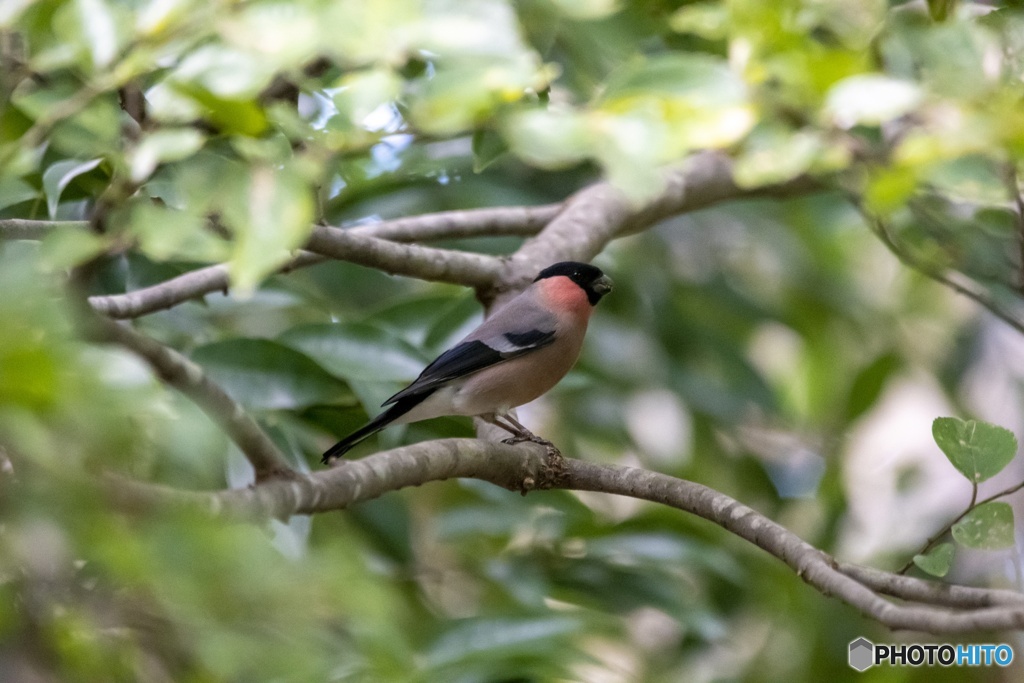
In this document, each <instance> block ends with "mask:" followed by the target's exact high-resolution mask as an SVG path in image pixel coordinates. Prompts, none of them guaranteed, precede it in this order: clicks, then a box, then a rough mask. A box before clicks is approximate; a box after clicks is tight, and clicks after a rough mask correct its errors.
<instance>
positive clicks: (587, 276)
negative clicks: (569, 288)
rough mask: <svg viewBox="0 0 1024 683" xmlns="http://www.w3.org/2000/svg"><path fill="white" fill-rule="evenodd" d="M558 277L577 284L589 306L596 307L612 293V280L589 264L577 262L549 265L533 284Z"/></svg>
mask: <svg viewBox="0 0 1024 683" xmlns="http://www.w3.org/2000/svg"><path fill="white" fill-rule="evenodd" d="M559 275H561V276H564V277H567V278H569V279H570V280H572V281H573V282H575V283H576V284H578V285H579V286H580V287H581V288H582V289H583V291H584V292H586V293H587V300H588V301H589V302H590V305H591V306H595V305H597V302H598V301H600V300H601V297H603V296H604V295H605V294H607V293H608V292H610V291H612V279H611V278H610V277H608V276H607V275H605V274H604V273H603V272H601V269H600V268H598V267H597V266H592V265H590V264H589V263H579V262H577V261H562V262H561V263H556V264H554V265H550V266H548V267H547V268H545V269H544V270H542V271H540V274H538V275H537V278H536V279H535V280H534V282H537V280H543V279H545V278H549V277H558V276H559Z"/></svg>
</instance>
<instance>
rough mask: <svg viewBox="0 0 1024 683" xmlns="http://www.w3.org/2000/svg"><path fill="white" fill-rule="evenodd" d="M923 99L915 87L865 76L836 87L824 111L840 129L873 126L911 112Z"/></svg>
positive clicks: (829, 96) (905, 82) (891, 79)
mask: <svg viewBox="0 0 1024 683" xmlns="http://www.w3.org/2000/svg"><path fill="white" fill-rule="evenodd" d="M922 97H923V94H922V92H921V89H920V87H919V86H918V85H917V84H915V83H911V82H909V81H902V80H898V79H895V78H890V77H888V76H883V75H880V74H865V75H861V76H851V77H849V78H847V79H845V80H843V81H840V82H839V83H837V84H836V85H835V87H833V88H832V89H831V90H830V91H829V93H828V101H827V103H826V110H827V112H828V114H829V116H831V118H832V121H833V122H835V124H836V125H837V126H839V127H840V128H852V127H853V126H856V125H869V126H875V125H879V124H882V123H885V122H886V121H891V120H892V119H895V118H898V117H900V116H903V115H904V114H907V113H909V112H911V111H913V110H914V108H915V107H917V105H918V104H919V103H920V102H921V99H922Z"/></svg>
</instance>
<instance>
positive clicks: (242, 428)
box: [86, 314, 294, 482]
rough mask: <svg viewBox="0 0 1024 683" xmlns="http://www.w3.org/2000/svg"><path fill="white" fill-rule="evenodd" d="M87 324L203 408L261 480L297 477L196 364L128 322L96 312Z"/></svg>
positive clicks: (267, 440)
mask: <svg viewBox="0 0 1024 683" xmlns="http://www.w3.org/2000/svg"><path fill="white" fill-rule="evenodd" d="M86 324H87V325H88V328H89V330H90V332H91V334H92V335H93V336H94V337H96V338H98V339H99V340H102V341H109V342H113V343H116V344H118V345H120V346H123V347H124V348H126V349H128V350H129V351H131V352H132V353H134V354H135V355H137V356H138V357H139V358H141V359H142V360H144V361H145V362H146V363H147V364H149V366H150V367H151V368H152V369H153V371H154V372H155V373H156V374H157V375H158V376H159V377H160V379H161V380H163V382H164V383H166V384H167V385H168V386H171V387H174V388H175V389H177V390H178V391H180V392H181V393H182V394H184V395H185V396H188V397H189V398H190V399H192V401H194V402H195V403H196V405H198V406H199V407H200V408H202V409H203V411H204V412H205V413H206V414H207V415H209V416H210V418H212V419H213V420H214V421H215V422H216V423H218V424H219V425H220V426H221V428H222V429H223V430H224V431H225V433H226V434H227V435H228V437H229V438H230V439H231V440H232V441H233V442H234V443H235V444H236V445H237V446H238V448H239V450H241V451H242V453H243V454H244V455H245V457H246V458H248V460H249V462H250V463H252V466H253V469H254V470H255V471H256V481H257V482H261V481H265V480H267V479H271V478H279V477H284V478H286V479H290V478H291V477H293V476H294V471H293V470H292V469H291V467H290V466H289V465H288V462H287V461H286V460H285V458H284V456H283V455H282V453H281V451H280V450H278V448H277V446H275V445H274V442H273V441H271V440H270V438H269V437H268V436H267V435H266V434H265V433H264V432H263V430H262V429H261V428H260V426H259V425H258V424H257V423H256V421H255V420H254V419H253V418H252V417H251V416H250V415H249V414H248V413H247V412H246V411H245V410H244V409H243V408H242V406H241V405H239V404H238V403H237V402H236V401H235V400H234V399H233V398H231V397H230V396H229V395H228V393H227V392H226V391H224V389H222V388H221V387H220V386H219V385H218V384H216V383H215V382H213V380H211V379H210V378H209V377H208V376H207V374H206V373H205V372H204V371H203V369H202V368H201V367H199V366H198V365H197V364H196V363H194V362H192V361H191V360H189V359H188V358H186V357H185V356H183V355H181V354H180V353H178V352H177V351H175V350H173V349H171V348H169V347H167V346H164V345H163V344H161V343H160V342H158V341H156V340H155V339H152V338H150V337H147V336H146V335H144V334H142V333H140V332H137V331H135V330H133V329H132V328H131V327H129V326H128V325H126V324H123V323H118V322H115V321H113V320H110V319H109V318H105V317H103V316H100V315H96V314H92V315H91V319H90V320H88V321H87V323H86Z"/></svg>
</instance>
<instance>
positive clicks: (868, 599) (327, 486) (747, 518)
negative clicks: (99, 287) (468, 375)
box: [111, 439, 1024, 633]
mask: <svg viewBox="0 0 1024 683" xmlns="http://www.w3.org/2000/svg"><path fill="white" fill-rule="evenodd" d="M543 453H544V451H543V449H541V448H539V447H536V446H533V445H529V444H528V445H526V446H522V445H520V446H507V445H504V444H500V443H489V442H485V441H481V440H475V439H447V440H442V441H431V442H425V443H420V444H416V445H414V446H407V447H404V448H398V449H395V450H392V451H387V452H383V453H378V454H375V455H372V456H369V457H367V458H364V459H363V460H356V461H351V462H343V463H341V464H339V465H338V466H336V467H334V468H333V469H330V470H326V471H320V472H316V473H313V474H311V475H305V476H298V477H296V478H295V479H293V480H289V481H283V480H278V481H268V482H266V483H264V484H261V485H258V486H256V487H253V488H249V489H237V490H231V491H222V492H218V493H209V494H200V493H185V494H183V493H181V492H177V491H173V490H170V489H165V488H158V487H153V486H148V485H138V484H135V485H132V486H126V485H123V483H119V484H118V485H117V486H113V487H111V490H112V491H111V492H112V495H115V496H116V497H117V499H118V501H119V502H120V503H122V504H128V505H147V504H154V503H162V504H168V503H169V504H176V505H193V506H201V507H202V508H204V509H206V510H207V511H209V512H211V513H213V514H217V515H224V516H228V517H232V518H245V517H251V516H278V517H283V516H287V515H289V514H295V513H313V512H323V511H327V510H336V509H340V508H343V507H346V506H348V505H351V504H353V503H357V502H360V501H364V500H369V499H371V498H376V497H378V496H380V495H381V494H382V493H385V492H387V491H392V490H397V489H400V488H404V487H407V486H418V485H421V484H424V483H426V482H428V481H436V480H443V479H451V478H454V477H473V478H476V479H482V480H485V481H489V482H491V483H494V484H497V485H499V486H503V487H505V488H509V489H524V488H530V487H536V488H565V489H571V490H582V491H595V492H602V493H613V494H618V495H623V496H629V497H632V498H639V499H643V500H649V501H652V502H656V503H662V504H664V505H669V506H671V507H675V508H678V509H680V510H683V511H686V512H690V513H692V514H695V515H698V516H700V517H703V518H704V519H707V520H709V521H711V522H714V523H715V524H717V525H719V526H721V527H723V528H725V529H727V530H729V531H730V532H732V533H734V534H736V535H737V536H739V537H741V538H743V539H745V540H747V541H750V542H751V543H753V544H755V545H757V546H758V547H760V548H762V549H764V550H765V551H767V552H768V553H770V554H772V555H774V556H775V557H777V558H779V559H780V560H782V561H783V562H784V563H785V564H786V565H788V566H789V567H790V568H792V569H793V570H794V571H795V572H796V574H797V575H798V576H800V577H801V578H802V579H803V580H804V581H805V582H807V583H808V584H810V585H811V586H812V587H814V588H815V589H817V590H818V591H819V592H821V593H823V594H825V595H830V596H835V597H837V598H839V599H840V600H842V601H843V602H845V603H846V604H848V605H851V606H853V607H855V608H857V609H858V610H860V611H861V612H862V613H864V614H865V615H867V616H869V617H871V618H873V619H875V620H877V621H879V622H880V623H882V624H884V625H886V626H888V627H890V628H893V629H910V630H915V631H927V632H931V633H959V632H967V631H976V630H982V629H1007V628H1012V629H1021V628H1024V604H1022V602H1024V601H1022V600H1018V599H1014V598H1011V597H1010V595H1007V592H1006V591H982V590H981V589H973V588H964V587H950V589H949V590H948V591H946V590H944V589H940V588H935V587H932V586H930V585H929V584H928V583H927V582H923V581H919V580H917V579H910V578H908V577H896V576H891V575H884V573H881V572H875V571H873V570H867V569H863V568H857V567H855V566H853V565H845V566H843V567H840V566H839V565H838V564H837V563H836V561H835V560H834V559H833V558H832V557H830V556H829V555H827V554H826V553H824V552H822V551H820V550H818V549H816V548H814V547H812V546H810V545H808V544H807V543H805V542H804V541H803V540H801V539H800V538H799V537H797V536H796V535H795V534H793V533H792V532H791V531H789V530H788V529H786V528H785V527H783V526H781V525H779V524H777V523H776V522H774V521H772V520H770V519H768V518H767V517H765V516H763V515H761V514H759V513H757V512H755V511H754V510H752V509H751V508H749V507H747V506H745V505H743V504H741V503H739V502H738V501H736V500H734V499H732V498H730V497H729V496H727V495H725V494H723V493H720V492H718V491H715V490H713V489H710V488H708V487H706V486H702V485H700V484H697V483H694V482H690V481H685V480H682V479H676V478H674V477H670V476H667V475H664V474H659V473H656V472H649V471H646V470H641V469H636V468H630V467H620V466H614V465H602V464H596V463H589V462H583V461H580V460H566V461H565V467H564V469H563V470H562V471H561V472H560V475H561V476H559V477H558V478H557V479H556V478H554V477H550V476H548V475H547V474H546V472H545V468H544V465H545V459H544V455H543ZM861 579H863V581H862V580H861ZM876 588H877V590H876ZM879 593H887V594H890V595H895V596H897V597H900V598H904V599H907V600H920V601H922V602H927V603H932V604H943V605H950V606H955V607H970V608H971V609H967V610H961V609H947V608H941V607H935V606H932V605H920V604H917V605H901V604H897V603H893V602H890V601H888V600H886V599H884V598H883V597H881V596H880V595H879Z"/></svg>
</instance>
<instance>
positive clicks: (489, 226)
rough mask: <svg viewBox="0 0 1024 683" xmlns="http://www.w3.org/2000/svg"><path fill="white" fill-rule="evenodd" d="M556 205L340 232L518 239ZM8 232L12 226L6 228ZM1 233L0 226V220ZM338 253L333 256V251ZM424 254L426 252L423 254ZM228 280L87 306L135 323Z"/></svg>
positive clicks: (201, 277) (309, 256) (217, 276)
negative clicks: (504, 236)
mask: <svg viewBox="0 0 1024 683" xmlns="http://www.w3.org/2000/svg"><path fill="white" fill-rule="evenodd" d="M560 208H561V205H559V204H548V205H544V206H536V207H523V206H512V207H498V208H488V209H471V210H462V211H442V212H440V213H428V214H422V215H419V216H412V217H409V218H398V219H395V220H390V221H383V222H380V223H374V224H371V225H360V226H355V227H352V228H345V229H344V232H347V233H351V234H353V235H356V236H360V237H376V238H380V239H386V240H390V241H392V242H412V241H432V240H441V239H455V238H463V237H481V236H501V235H512V236H523V235H528V234H534V233H536V232H537V231H538V230H540V229H541V228H542V227H543V226H544V225H545V224H546V223H547V222H548V221H549V220H551V217H553V216H554V215H556V214H557V213H558V211H559V210H560ZM11 229H12V230H13V227H12V228H11ZM0 234H3V221H0ZM335 253H338V252H335ZM424 254H426V252H424ZM325 260H327V257H325V256H320V255H317V254H313V253H310V252H300V253H299V254H298V255H297V256H296V257H295V258H293V259H292V260H291V261H289V262H288V263H286V264H285V265H283V266H281V268H280V269H279V272H282V273H288V272H291V271H293V270H296V269H298V268H304V267H306V266H311V265H314V264H316V263H323V262H324V261H325ZM230 283H231V281H230V276H229V273H228V268H227V266H226V265H225V264H217V265H213V266H206V267H204V268H198V269H196V270H193V271H189V272H187V273H183V274H182V275H179V276H177V277H174V278H171V279H169V280H165V281H164V282H160V283H158V284H155V285H151V286H149V287H144V288H142V289H137V290H134V291H131V292H126V293H124V294H111V295H106V296H92V297H90V298H89V303H90V304H91V305H92V307H93V308H94V309H95V310H97V311H98V312H100V313H103V314H104V315H107V316H109V317H111V318H118V319H126V318H138V317H141V316H144V315H147V314H149V313H154V312H156V311H160V310H164V309H167V308H172V307H174V306H177V305H178V304H181V303H184V302H185V301H189V300H191V299H195V298H197V297H201V296H203V295H205V294H210V293H211V292H218V291H223V292H225V293H226V292H227V290H228V287H229V286H230Z"/></svg>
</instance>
